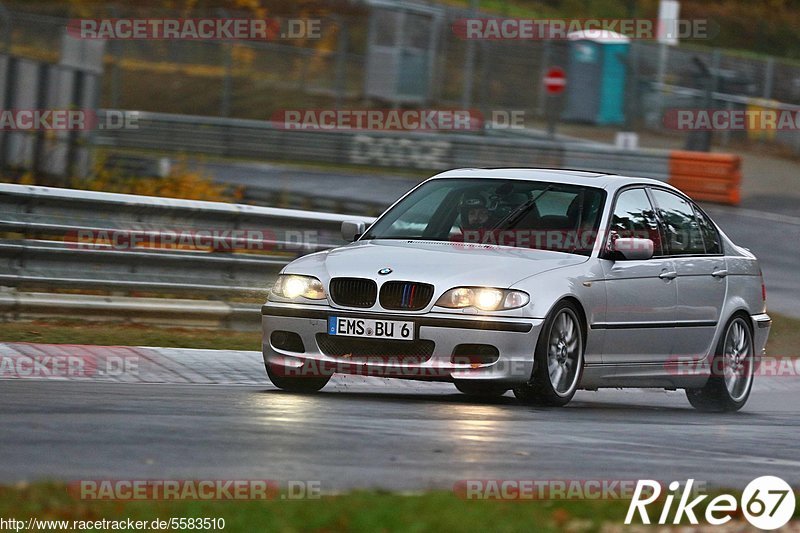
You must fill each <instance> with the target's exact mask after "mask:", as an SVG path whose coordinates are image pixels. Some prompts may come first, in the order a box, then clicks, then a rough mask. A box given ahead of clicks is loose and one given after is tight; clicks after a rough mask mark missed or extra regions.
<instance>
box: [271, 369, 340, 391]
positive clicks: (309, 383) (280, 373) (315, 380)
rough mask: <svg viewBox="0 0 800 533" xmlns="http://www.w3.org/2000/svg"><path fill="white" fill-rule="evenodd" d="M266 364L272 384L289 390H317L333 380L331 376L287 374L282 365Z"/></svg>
mask: <svg viewBox="0 0 800 533" xmlns="http://www.w3.org/2000/svg"><path fill="white" fill-rule="evenodd" d="M265 366H266V368H267V376H269V379H270V381H272V384H273V385H275V386H276V387H278V388H279V389H281V390H285V391H287V392H299V393H310V392H317V391H319V390H320V389H322V387H324V386H325V385H327V384H328V382H329V381H330V380H331V376H313V375H312V376H303V375H300V376H287V375H286V372H285V370H283V369H281V368H280V367H273V366H272V365H270V364H269V363H267V364H266V365H265Z"/></svg>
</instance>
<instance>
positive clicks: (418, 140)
mask: <svg viewBox="0 0 800 533" xmlns="http://www.w3.org/2000/svg"><path fill="white" fill-rule="evenodd" d="M95 143H96V144H97V145H98V146H102V147H109V148H122V149H144V150H153V151H157V152H160V153H201V154H205V155H211V156H217V157H234V158H252V159H267V160H288V159H291V160H297V161H306V162H319V163H334V164H345V165H365V166H381V167H392V168H419V169H425V170H440V169H449V168H457V167H502V166H541V167H563V168H575V169H586V170H595V171H604V172H612V173H619V174H632V175H636V176H642V177H650V178H656V179H661V180H665V179H667V177H668V176H669V151H667V150H653V149H639V150H624V149H620V148H616V147H613V146H608V145H595V144H590V143H576V142H554V141H550V140H536V139H529V138H523V136H518V137H516V138H515V137H511V136H498V135H481V134H475V133H471V134H470V133H427V132H426V133H423V132H398V131H380V132H376V131H355V130H352V131H350V130H337V131H330V130H308V129H307V130H299V129H285V128H282V127H281V125H279V124H276V123H273V122H268V121H259V120H243V119H228V118H219V117H202V116H192V115H171V114H165V113H146V112H142V113H139V116H138V120H137V128H132V129H119V130H101V131H98V132H97V135H96V137H95Z"/></svg>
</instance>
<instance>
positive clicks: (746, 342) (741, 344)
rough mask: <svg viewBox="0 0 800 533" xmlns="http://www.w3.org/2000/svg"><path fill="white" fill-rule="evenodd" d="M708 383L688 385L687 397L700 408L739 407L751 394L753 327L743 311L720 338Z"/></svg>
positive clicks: (716, 410)
mask: <svg viewBox="0 0 800 533" xmlns="http://www.w3.org/2000/svg"><path fill="white" fill-rule="evenodd" d="M715 353H716V355H714V359H713V360H712V361H711V376H710V377H709V378H708V382H706V384H705V386H703V387H701V388H699V389H686V398H687V399H688V400H689V403H690V404H692V407H694V408H695V409H697V410H698V411H704V412H710V413H724V412H734V411H738V410H739V409H741V408H742V407H744V404H745V403H747V399H748V398H749V397H750V391H751V390H752V388H753V374H754V372H755V348H754V346H753V331H752V329H751V326H750V324H749V323H748V321H747V319H745V318H744V316H742V315H737V316H734V317H733V318H732V319H731V320H730V322H728V325H727V326H726V328H725V334H724V335H723V336H722V338H721V339H720V340H719V345H718V346H717V349H716V352H715Z"/></svg>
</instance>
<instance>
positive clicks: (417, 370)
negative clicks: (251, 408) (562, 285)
mask: <svg viewBox="0 0 800 533" xmlns="http://www.w3.org/2000/svg"><path fill="white" fill-rule="evenodd" d="M261 314H262V328H263V341H262V353H263V355H264V362H265V363H266V364H268V365H270V366H271V367H272V368H273V370H275V369H277V370H278V371H285V372H286V375H314V374H316V373H317V372H320V373H326V374H331V373H341V374H357V375H365V376H382V377H395V378H403V379H419V380H430V381H453V380H482V381H493V382H498V383H499V382H502V383H508V384H510V385H514V384H519V383H523V382H525V381H527V380H528V379H529V378H530V376H531V373H532V372H533V354H534V349H535V347H536V341H537V340H538V338H539V332H540V330H541V328H542V324H543V322H544V320H542V319H530V318H518V317H514V318H498V317H483V316H477V315H463V316H460V315H456V314H453V313H425V314H422V315H419V314H401V313H374V312H358V311H348V310H341V309H333V308H330V307H327V306H308V305H306V306H298V305H289V304H274V303H267V304H265V305H264V306H263V307H262V308H261ZM329 316H339V317H356V318H374V319H384V320H402V321H411V322H414V325H415V330H416V338H417V339H419V340H428V341H433V343H434V347H433V351H432V354H431V355H430V357H427V356H426V357H408V358H403V357H380V356H381V354H374V355H375V356H376V357H371V356H368V357H365V358H353V357H346V356H331V355H326V354H325V353H323V351H322V349H321V348H320V344H319V342H318V339H317V335H319V334H321V335H325V334H326V333H327V325H328V317H329ZM274 331H288V332H293V333H297V334H298V335H299V336H300V338H301V340H302V342H303V346H304V350H305V351H304V352H303V353H297V352H292V351H286V350H281V349H277V348H276V347H275V346H273V345H272V343H271V341H270V339H271V336H272V333H273V332H274ZM460 344H489V345H492V346H494V347H496V348H497V351H498V352H499V357H498V359H497V360H496V361H494V362H492V363H488V364H464V363H455V362H452V361H451V358H452V356H453V353H454V350H455V348H456V346H458V345H460Z"/></svg>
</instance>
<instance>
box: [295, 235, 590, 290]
mask: <svg viewBox="0 0 800 533" xmlns="http://www.w3.org/2000/svg"><path fill="white" fill-rule="evenodd" d="M587 260H588V258H587V257H584V256H580V255H572V254H566V253H560V252H551V251H547V250H532V249H529V248H512V247H506V246H492V245H483V244H464V243H456V242H439V241H422V240H402V241H401V240H373V241H366V242H356V243H353V244H350V245H348V246H344V247H342V248H335V249H333V250H329V251H326V252H320V253H317V254H312V255H308V256H305V257H302V258H300V259H298V260H296V261H294V262H293V263H292V264H290V265H289V266H288V267H287V268H286V272H287V273H292V274H307V275H313V276H316V277H318V278H320V279H322V280H323V281H324V278H335V277H364V278H371V279H376V280H379V279H382V280H386V281H388V280H404V281H421V282H426V283H431V284H433V285H435V286H437V288H440V289H444V288H449V287H455V286H465V285H466V286H470V285H476V286H491V287H501V288H507V287H511V286H512V285H514V283H516V282H518V281H520V280H523V279H525V278H529V277H531V276H535V275H536V274H540V273H542V272H546V271H548V270H552V269H555V268H561V267H566V266H571V265H576V264H579V263H583V262H586V261H587ZM384 268H390V269H392V272H391V273H390V274H388V275H383V276H382V275H379V274H378V271H379V270H381V269H384Z"/></svg>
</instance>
